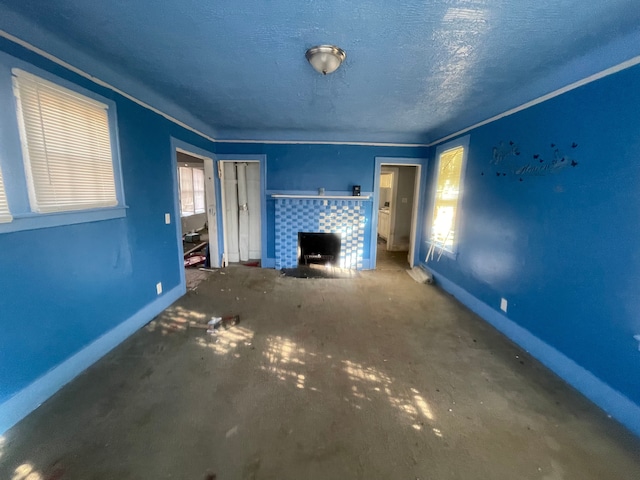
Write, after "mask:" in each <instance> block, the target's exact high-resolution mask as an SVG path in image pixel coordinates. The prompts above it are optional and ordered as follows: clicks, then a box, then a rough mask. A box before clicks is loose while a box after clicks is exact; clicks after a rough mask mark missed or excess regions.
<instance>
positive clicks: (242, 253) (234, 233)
mask: <svg viewBox="0 0 640 480" xmlns="http://www.w3.org/2000/svg"><path fill="white" fill-rule="evenodd" d="M220 164H221V168H220V175H221V183H222V188H223V192H222V197H223V201H222V210H223V236H224V245H225V246H224V254H223V259H224V260H223V262H224V264H225V265H226V264H228V263H229V262H239V261H243V262H244V261H247V260H250V259H256V260H260V259H261V257H262V236H261V205H260V163H259V162H233V161H221V162H220Z"/></svg>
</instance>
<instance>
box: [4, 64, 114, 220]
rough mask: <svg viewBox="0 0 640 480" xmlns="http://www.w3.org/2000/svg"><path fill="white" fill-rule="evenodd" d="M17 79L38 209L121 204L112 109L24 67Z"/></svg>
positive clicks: (27, 162)
mask: <svg viewBox="0 0 640 480" xmlns="http://www.w3.org/2000/svg"><path fill="white" fill-rule="evenodd" d="M13 75H14V77H13V81H14V93H15V96H16V99H17V106H18V123H19V127H20V135H21V140H22V148H23V156H24V167H25V173H26V178H27V182H28V187H29V200H30V203H31V208H32V210H33V211H35V212H41V213H47V212H64V211H72V210H84V209H92V208H100V207H111V206H116V205H118V198H117V194H116V185H115V177H114V168H113V151H112V145H111V136H110V132H109V117H108V106H107V105H105V104H103V103H101V102H98V101H96V100H93V99H91V98H88V97H86V96H84V95H81V94H79V93H76V92H74V91H72V90H69V89H67V88H64V87H61V86H59V85H56V84H55V83H52V82H49V81H47V80H44V79H42V78H40V77H37V76H35V75H32V74H30V73H27V72H24V71H22V70H19V69H14V70H13Z"/></svg>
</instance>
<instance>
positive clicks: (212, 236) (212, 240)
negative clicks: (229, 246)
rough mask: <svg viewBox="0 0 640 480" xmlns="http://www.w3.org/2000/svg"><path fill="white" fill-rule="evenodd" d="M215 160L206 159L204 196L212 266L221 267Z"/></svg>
mask: <svg viewBox="0 0 640 480" xmlns="http://www.w3.org/2000/svg"><path fill="white" fill-rule="evenodd" d="M213 179H214V173H213V160H211V159H210V158H205V159H204V195H205V198H206V205H207V225H208V226H209V258H210V259H211V266H212V267H214V268H219V267H220V253H219V252H220V250H219V248H218V214H217V211H216V193H215V187H214V183H213Z"/></svg>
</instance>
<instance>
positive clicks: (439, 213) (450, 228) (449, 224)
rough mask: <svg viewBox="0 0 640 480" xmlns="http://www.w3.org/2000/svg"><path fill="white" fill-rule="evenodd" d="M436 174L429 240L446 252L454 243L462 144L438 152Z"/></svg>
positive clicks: (455, 240) (461, 164) (461, 167)
mask: <svg viewBox="0 0 640 480" xmlns="http://www.w3.org/2000/svg"><path fill="white" fill-rule="evenodd" d="M438 153H439V155H438V176H437V179H436V192H435V198H434V202H433V217H432V218H433V220H432V224H431V241H432V242H436V243H437V244H439V245H443V246H444V248H445V249H446V250H448V251H450V252H452V251H453V250H454V246H455V245H456V243H457V234H458V232H457V220H458V207H459V201H460V193H461V190H462V170H463V165H464V157H465V147H464V146H462V145H458V146H455V147H453V148H447V149H444V150H443V151H441V152H438Z"/></svg>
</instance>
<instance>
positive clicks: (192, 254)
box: [184, 242, 209, 267]
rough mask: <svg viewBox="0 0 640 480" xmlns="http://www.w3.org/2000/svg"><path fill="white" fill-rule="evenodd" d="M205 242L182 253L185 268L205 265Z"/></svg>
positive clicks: (206, 246) (206, 245)
mask: <svg viewBox="0 0 640 480" xmlns="http://www.w3.org/2000/svg"><path fill="white" fill-rule="evenodd" d="M208 245H209V244H208V243H207V242H200V243H199V244H198V245H196V246H195V247H193V248H190V249H189V250H187V251H186V252H184V266H185V267H196V266H199V265H204V266H205V267H206V266H208V265H207V263H208V262H207V254H208V252H207V250H208Z"/></svg>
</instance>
